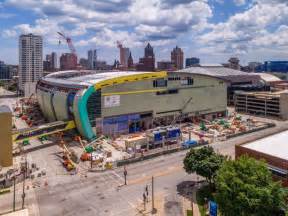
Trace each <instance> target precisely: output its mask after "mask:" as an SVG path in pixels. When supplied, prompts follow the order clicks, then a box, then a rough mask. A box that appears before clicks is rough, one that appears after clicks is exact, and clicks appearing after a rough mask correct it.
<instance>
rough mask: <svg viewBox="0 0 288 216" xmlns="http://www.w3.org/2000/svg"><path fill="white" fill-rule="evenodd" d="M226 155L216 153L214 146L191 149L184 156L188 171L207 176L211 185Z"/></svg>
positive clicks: (185, 167) (185, 166)
mask: <svg viewBox="0 0 288 216" xmlns="http://www.w3.org/2000/svg"><path fill="white" fill-rule="evenodd" d="M225 160H226V157H225V156H223V155H220V154H217V153H215V151H214V150H213V148H212V147H210V146H208V147H207V146H205V147H203V148H200V149H191V150H190V151H189V152H188V153H187V154H186V157H185V158H184V161H183V163H184V169H185V171H186V172H187V173H194V172H196V174H198V175H200V176H203V177H204V178H206V181H207V182H208V183H209V185H210V186H212V185H213V184H214V178H215V176H216V172H217V170H218V169H219V168H220V166H221V164H222V163H223V161H225Z"/></svg>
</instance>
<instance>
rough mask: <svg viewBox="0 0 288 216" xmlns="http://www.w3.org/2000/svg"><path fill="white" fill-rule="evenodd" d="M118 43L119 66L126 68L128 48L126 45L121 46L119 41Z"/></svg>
mask: <svg viewBox="0 0 288 216" xmlns="http://www.w3.org/2000/svg"><path fill="white" fill-rule="evenodd" d="M117 43H118V48H119V51H120V53H119V54H120V67H121V68H127V67H128V58H129V55H130V49H129V48H128V47H123V44H122V43H121V42H119V41H118V42H117Z"/></svg>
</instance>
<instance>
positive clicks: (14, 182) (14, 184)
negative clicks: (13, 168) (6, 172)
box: [13, 173, 16, 211]
mask: <svg viewBox="0 0 288 216" xmlns="http://www.w3.org/2000/svg"><path fill="white" fill-rule="evenodd" d="M15 200H16V176H15V173H14V176H13V211H15V202H16V201H15Z"/></svg>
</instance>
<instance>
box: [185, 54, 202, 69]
mask: <svg viewBox="0 0 288 216" xmlns="http://www.w3.org/2000/svg"><path fill="white" fill-rule="evenodd" d="M185 65H186V68H187V67H195V66H199V65H200V59H199V58H196V57H192V58H186V63H185Z"/></svg>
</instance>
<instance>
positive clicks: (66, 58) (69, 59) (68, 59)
mask: <svg viewBox="0 0 288 216" xmlns="http://www.w3.org/2000/svg"><path fill="white" fill-rule="evenodd" d="M60 68H61V70H74V69H76V68H77V56H76V55H75V54H73V53H63V54H62V55H61V57H60Z"/></svg>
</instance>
